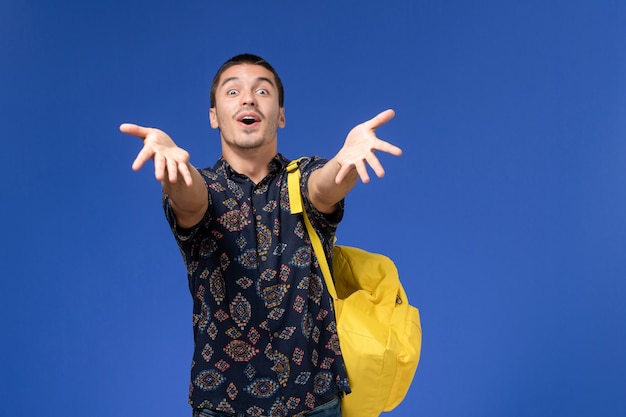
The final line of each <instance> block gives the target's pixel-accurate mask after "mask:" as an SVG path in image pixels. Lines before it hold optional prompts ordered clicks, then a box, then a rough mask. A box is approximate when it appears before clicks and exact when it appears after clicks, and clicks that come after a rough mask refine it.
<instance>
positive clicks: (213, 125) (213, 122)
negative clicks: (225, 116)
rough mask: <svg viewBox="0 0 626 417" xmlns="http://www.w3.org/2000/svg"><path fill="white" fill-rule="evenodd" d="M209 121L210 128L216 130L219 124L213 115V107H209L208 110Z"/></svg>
mask: <svg viewBox="0 0 626 417" xmlns="http://www.w3.org/2000/svg"><path fill="white" fill-rule="evenodd" d="M209 120H210V121H211V127H212V128H213V129H217V128H219V127H220V125H219V123H218V122H217V114H215V107H211V108H210V109H209Z"/></svg>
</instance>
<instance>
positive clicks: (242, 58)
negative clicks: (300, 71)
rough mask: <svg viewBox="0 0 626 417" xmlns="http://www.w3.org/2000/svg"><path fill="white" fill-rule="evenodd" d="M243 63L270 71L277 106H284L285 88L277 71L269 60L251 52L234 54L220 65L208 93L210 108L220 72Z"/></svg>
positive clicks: (220, 75) (212, 105)
mask: <svg viewBox="0 0 626 417" xmlns="http://www.w3.org/2000/svg"><path fill="white" fill-rule="evenodd" d="M243 64H248V65H260V66H262V67H263V68H265V69H267V70H268V71H270V72H271V73H272V74H273V75H274V79H275V80H274V81H275V83H276V89H277V90H278V105H279V107H284V106H285V90H284V89H283V83H282V81H281V80H280V77H279V76H278V73H277V72H276V70H275V69H274V68H273V67H272V66H271V65H270V63H269V62H267V61H266V60H264V59H263V58H261V57H259V56H257V55H252V54H240V55H237V56H234V57H232V58H231V59H229V60H228V61H226V62H224V63H223V64H222V66H221V67H220V68H219V69H218V70H217V73H216V74H215V77H213V82H212V83H211V93H210V102H211V107H212V108H213V107H215V96H216V91H217V87H218V84H219V82H220V78H221V77H222V74H223V73H224V71H226V70H227V69H228V68H230V67H233V66H235V65H243Z"/></svg>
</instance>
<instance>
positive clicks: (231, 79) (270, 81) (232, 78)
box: [220, 77, 276, 88]
mask: <svg viewBox="0 0 626 417" xmlns="http://www.w3.org/2000/svg"><path fill="white" fill-rule="evenodd" d="M237 80H239V77H228V78H226V79H225V80H224V81H222V84H221V86H220V87H223V86H224V85H225V84H226V83H228V82H230V81H237ZM263 81H265V82H268V83H269V84H270V85H271V86H272V87H274V88H276V86H275V85H274V82H273V81H272V80H270V79H269V78H267V77H258V78H257V79H256V82H257V83H260V82H263Z"/></svg>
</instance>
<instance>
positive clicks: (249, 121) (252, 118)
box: [241, 116, 256, 125]
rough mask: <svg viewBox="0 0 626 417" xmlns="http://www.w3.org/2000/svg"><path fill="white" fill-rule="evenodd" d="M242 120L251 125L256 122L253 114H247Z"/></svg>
mask: <svg viewBox="0 0 626 417" xmlns="http://www.w3.org/2000/svg"><path fill="white" fill-rule="evenodd" d="M241 121H242V122H244V123H245V124H247V125H251V124H252V123H254V122H255V121H256V120H255V119H254V117H251V116H245V117H243V118H242V119H241Z"/></svg>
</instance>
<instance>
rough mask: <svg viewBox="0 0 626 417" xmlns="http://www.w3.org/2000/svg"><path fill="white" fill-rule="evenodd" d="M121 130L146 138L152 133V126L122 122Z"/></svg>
mask: <svg viewBox="0 0 626 417" xmlns="http://www.w3.org/2000/svg"><path fill="white" fill-rule="evenodd" d="M120 131H121V132H122V133H126V134H127V135H131V136H137V137H139V138H142V139H143V138H145V137H146V136H148V133H150V128H148V127H143V126H139V125H136V124H133V123H122V124H121V125H120Z"/></svg>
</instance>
